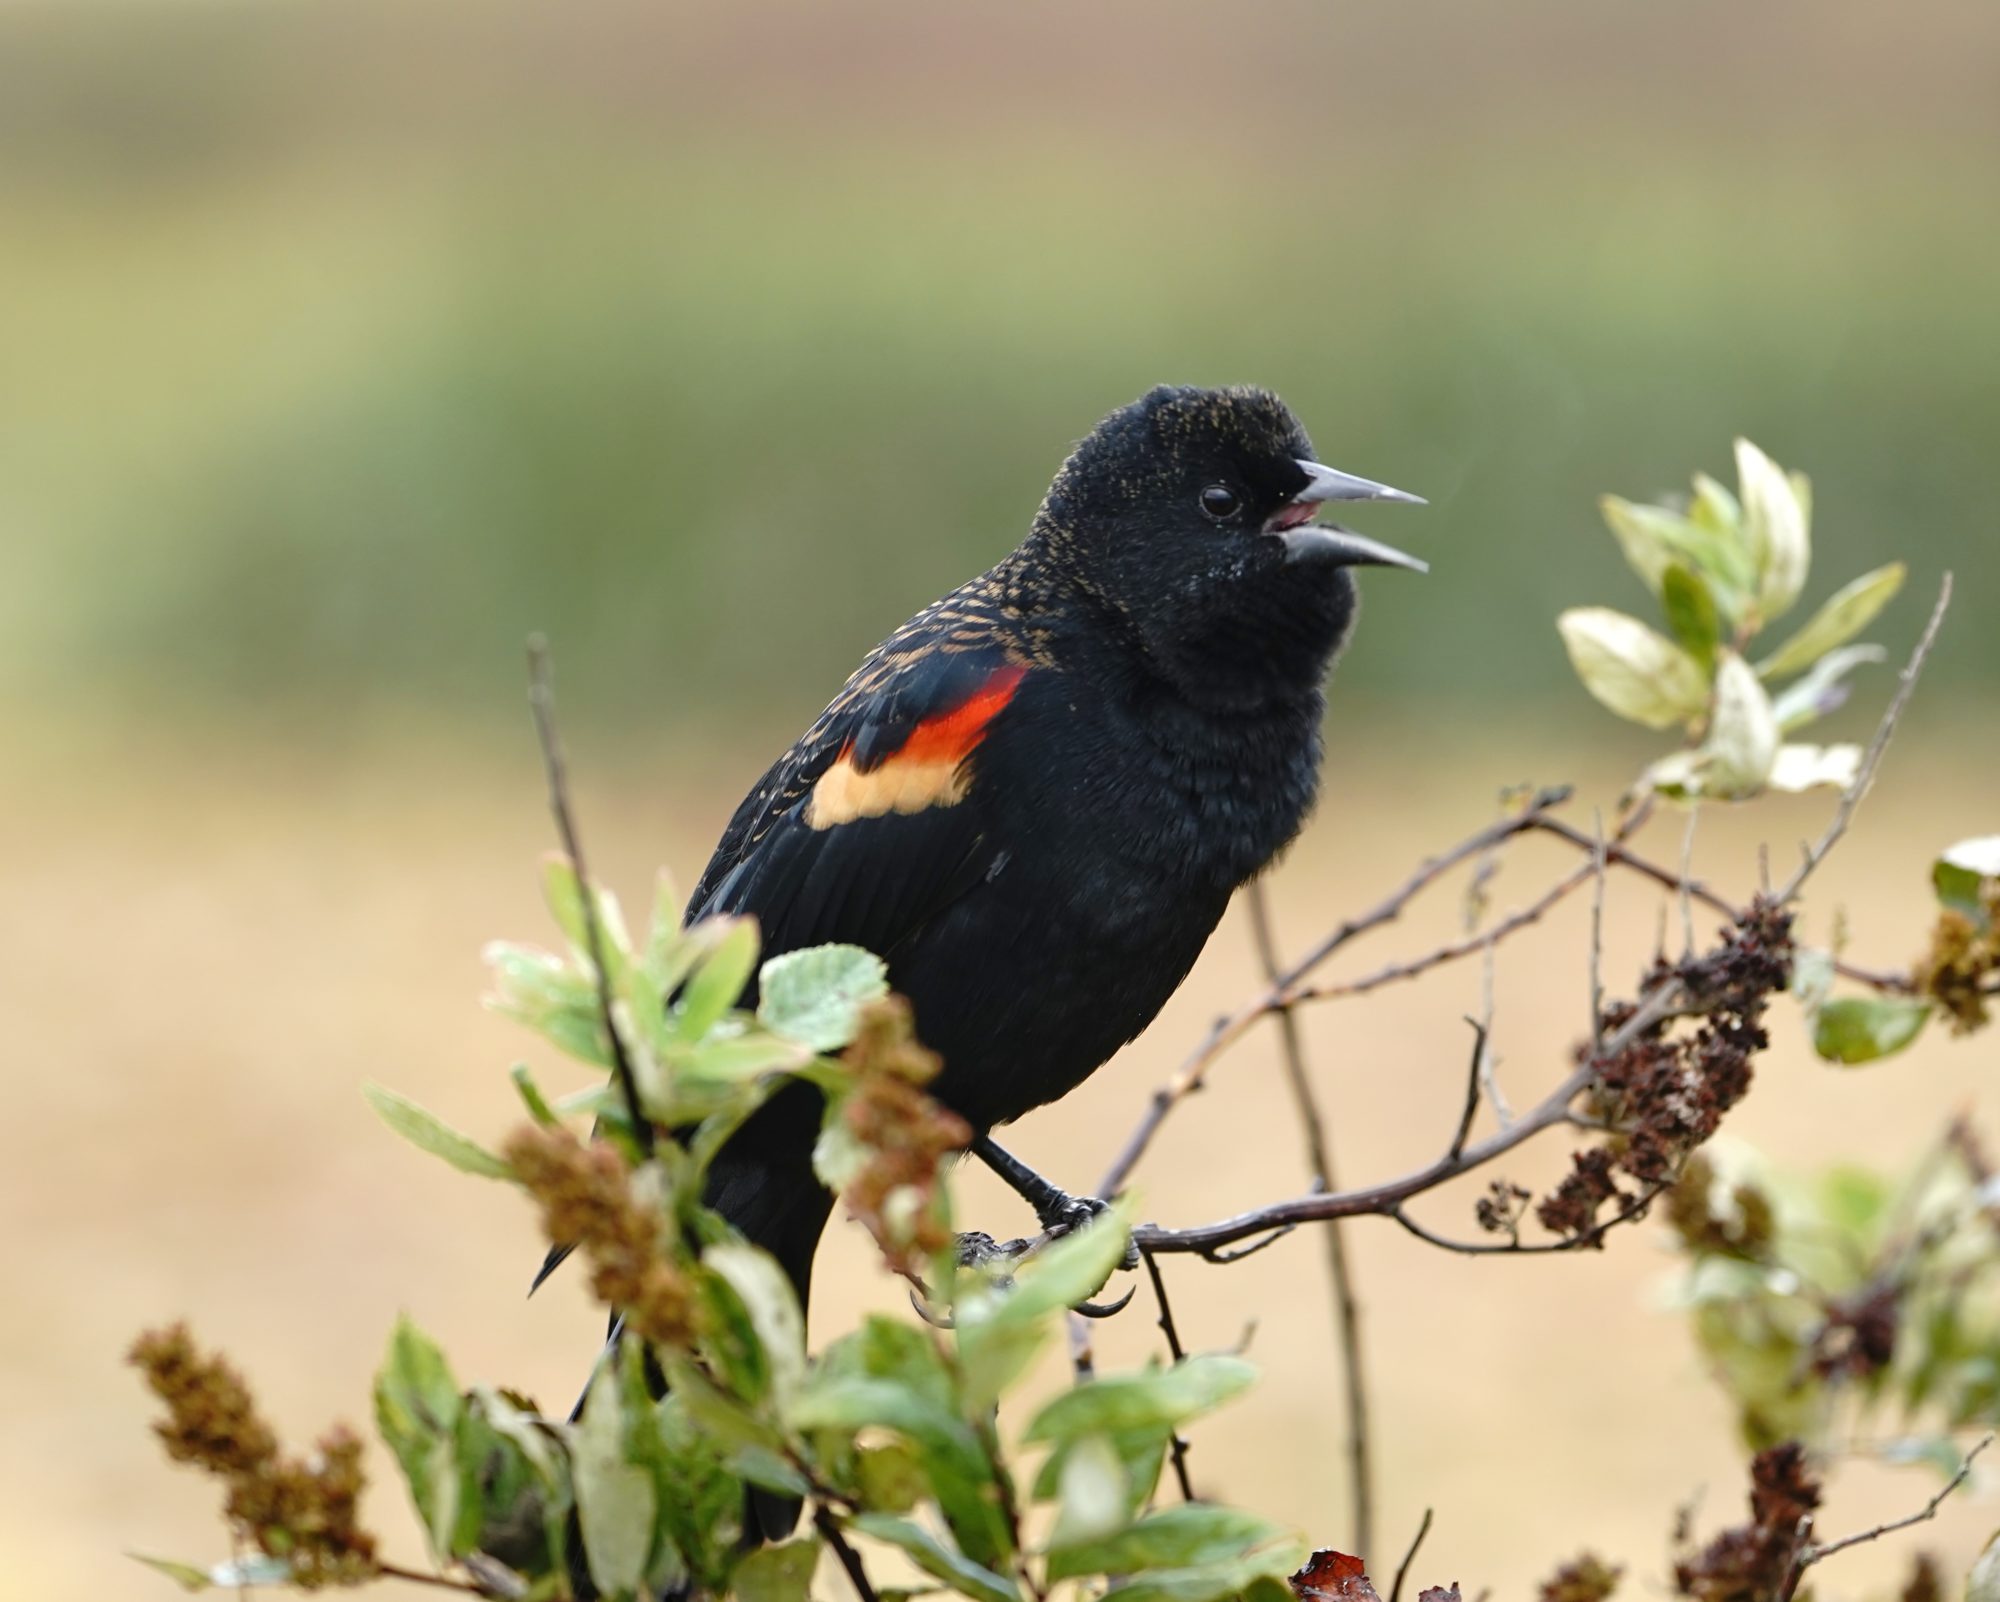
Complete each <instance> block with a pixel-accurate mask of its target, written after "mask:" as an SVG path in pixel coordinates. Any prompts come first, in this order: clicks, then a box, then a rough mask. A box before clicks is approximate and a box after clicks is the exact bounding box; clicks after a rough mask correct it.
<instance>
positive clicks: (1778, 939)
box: [1536, 900, 1792, 1239]
mask: <svg viewBox="0 0 2000 1602" xmlns="http://www.w3.org/2000/svg"><path fill="white" fill-rule="evenodd" d="M1791 971H1792V915H1791V914H1790V913H1789V912H1787V911H1786V910H1785V909H1784V908H1782V907H1780V906H1777V905H1776V904H1774V903H1772V902H1769V901H1763V900H1759V901H1758V902H1756V903H1754V904H1753V905H1752V906H1751V908H1750V909H1749V911H1747V912H1746V913H1744V915H1743V920H1742V922H1741V923H1739V924H1737V925H1736V926H1735V927H1734V928H1732V929H1730V930H1729V931H1728V933H1727V935H1726V937H1725V939H1724V940H1723V942H1722V944H1721V945H1720V946H1718V947H1717V948H1716V949H1715V950H1714V951H1712V952H1710V953H1708V954H1707V955H1706V956H1702V957H1693V958H1689V959H1687V960H1686V961H1684V962H1680V963H1677V964H1672V965H1668V964H1659V965H1656V967H1655V968H1654V971H1653V972H1652V973H1651V974H1649V975H1648V976H1647V979H1646V985H1645V989H1646V990H1647V991H1651V990H1653V989H1655V988H1656V987H1657V986H1659V985H1661V984H1666V983H1677V984H1678V985H1679V987H1680V989H1681V991H1682V993H1683V994H1684V996H1685V998H1686V1000H1685V1002H1684V1003H1683V1005H1682V1006H1681V1007H1679V1008H1678V1009H1676V1010H1677V1012H1678V1013H1679V1014H1680V1015H1681V1018H1680V1019H1674V1018H1668V1019H1662V1020H1661V1021H1660V1022H1659V1023H1657V1024H1655V1025H1654V1026H1653V1027H1652V1028H1650V1029H1647V1030H1645V1031H1643V1032H1642V1033H1641V1034H1640V1035H1639V1036H1638V1038H1637V1039H1635V1040H1633V1041H1632V1042H1631V1043H1630V1044H1628V1045H1627V1046H1625V1047H1624V1049H1622V1050H1620V1051H1618V1052H1616V1053H1614V1054H1612V1055H1611V1056H1609V1057H1606V1058H1605V1059H1604V1060H1603V1061H1601V1062H1600V1063H1599V1064H1598V1080H1597V1087H1596V1089H1595V1091H1594V1093H1593V1094H1594V1101H1595V1106H1594V1109H1593V1110H1594V1111H1595V1112H1596V1114H1597V1116H1598V1117H1599V1118H1601V1119H1602V1120H1603V1121H1604V1122H1605V1123H1607V1124H1609V1125H1610V1126H1611V1127H1612V1128H1613V1129H1614V1130H1615V1131H1616V1133H1615V1134H1614V1135H1613V1137H1612V1139H1611V1141H1610V1142H1609V1143H1608V1144H1607V1145H1605V1146H1602V1147H1598V1148H1594V1149H1591V1150H1587V1151H1580V1152H1578V1153H1576V1154H1575V1158H1574V1167H1573V1169H1572V1171H1571V1173H1570V1174H1569V1175H1568V1177H1566V1178H1565V1179H1564V1180H1563V1181H1562V1182H1561V1183H1560V1184H1559V1185H1558V1186H1557V1187H1556V1188H1555V1190H1554V1191H1552V1192H1551V1193H1550V1194H1549V1195H1548V1197H1547V1198H1545V1199H1544V1200H1543V1202H1542V1204H1541V1205H1540V1207H1538V1208H1537V1209H1536V1217H1537V1218H1539V1219H1540V1220H1541V1222H1542V1224H1543V1226H1544V1227H1545V1228H1547V1229H1550V1230H1552V1231H1554V1232H1555V1233H1556V1234H1559V1235H1563V1236H1567V1237H1570V1238H1572V1239H1576V1238H1582V1237H1585V1236H1588V1235H1590V1234H1591V1232H1592V1231H1593V1230H1595V1229H1596V1227H1597V1222H1598V1213H1599V1211H1600V1210H1601V1209H1602V1208H1603V1207H1604V1206H1605V1205H1606V1204H1614V1205H1617V1206H1621V1207H1622V1206H1627V1205H1629V1204H1630V1203H1631V1202H1633V1201H1635V1200H1637V1199H1638V1196H1643V1195H1646V1194H1649V1193H1651V1192H1653V1191H1656V1190H1658V1189H1660V1188H1661V1187H1663V1186H1665V1185H1669V1184H1671V1183H1672V1182H1673V1180H1674V1177H1675V1176H1676V1174H1678V1173H1679V1171H1680V1169H1681V1166H1682V1164H1684V1163H1685V1162H1686V1161H1687V1159H1688V1156H1689V1155H1690V1154H1691V1153H1692V1152H1693V1151H1694V1150H1695V1149H1696V1148H1697V1147H1699V1146H1700V1145H1701V1144H1702V1143H1703V1142H1704V1141H1706V1140H1707V1139H1708V1138H1709V1137H1710V1136H1711V1135H1713V1134H1714V1133H1715V1131H1716V1129H1717V1128H1718V1127H1720V1125H1721V1123H1722V1118H1723V1115H1724V1114H1725V1113H1727V1112H1728V1111H1729V1109H1730V1108H1732V1107H1734V1106H1735V1105H1736V1104H1737V1103H1738V1102H1739V1101H1741V1100H1742V1099H1743V1097H1744V1095H1745V1094H1746V1093H1747V1092H1748V1091H1749V1089H1750V1077H1751V1061H1752V1059H1753V1058H1754V1057H1755V1056H1756V1054H1757V1053H1758V1052H1760V1051H1762V1050H1763V1049H1764V1048H1765V1047H1766V1046H1768V1045H1769V1044H1770V1043H1771V1040H1770V1036H1769V1035H1768V1034H1766V1033H1765V1032H1764V1028H1763V1016H1764V1009H1765V1006H1766V1004H1767V1003H1768V1002H1769V1000H1770V997H1771V995H1772V993H1773V992H1774V991H1779V990H1783V989H1784V988H1785V986H1786V985H1787V984H1788V983H1789V982H1790V979H1791ZM1638 1010H1639V1009H1638V1007H1637V1006H1636V1005H1634V1004H1630V1003H1620V1004H1619V1005H1617V1006H1614V1007H1608V1008H1606V1009H1605V1016H1604V1029H1605V1031H1606V1033H1607V1034H1610V1033H1615V1032H1616V1031H1617V1030H1619V1029H1621V1028H1623V1027H1624V1026H1625V1025H1626V1024H1627V1023H1629V1022H1630V1021H1631V1019H1632V1018H1633V1016H1634V1015H1635V1014H1636V1013H1637V1012H1638ZM1688 1015H1696V1016H1698V1017H1699V1019H1700V1022H1699V1023H1698V1025H1696V1027H1694V1028H1693V1029H1691V1030H1678V1031H1677V1030H1675V1028H1674V1025H1675V1023H1676V1022H1678V1021H1681V1019H1684V1018H1685V1017H1687V1016H1688ZM1590 1049H1591V1048H1590V1047H1589V1046H1588V1045H1585V1046H1583V1047H1580V1048H1579V1050H1578V1060H1579V1061H1580V1060H1582V1058H1583V1057H1584V1056H1585V1055H1587V1054H1588V1053H1589V1051H1590ZM1620 1175H1624V1176H1627V1177H1629V1178H1631V1179H1634V1180H1636V1181H1638V1183H1639V1185H1640V1187H1641V1189H1640V1191H1639V1193H1638V1195H1637V1196H1635V1195H1631V1194H1628V1193H1627V1192H1626V1191H1624V1190H1623V1189H1622V1188H1621V1187H1620V1185H1619V1183H1618V1177H1619V1176H1620Z"/></svg>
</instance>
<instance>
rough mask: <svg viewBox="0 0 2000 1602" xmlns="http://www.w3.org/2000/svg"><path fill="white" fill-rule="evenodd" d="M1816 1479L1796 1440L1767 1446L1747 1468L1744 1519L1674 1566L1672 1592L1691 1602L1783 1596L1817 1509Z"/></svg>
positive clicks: (1757, 1601)
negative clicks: (1692, 1601)
mask: <svg viewBox="0 0 2000 1602" xmlns="http://www.w3.org/2000/svg"><path fill="white" fill-rule="evenodd" d="M1819 1502H1820V1485H1819V1480H1818V1479H1817V1477H1815V1475H1814V1474H1813V1472H1812V1469H1811V1466H1810V1465H1809V1464H1808V1463H1807V1462H1806V1454H1805V1448H1804V1447H1802V1446H1800V1445H1799V1443H1798V1442H1797V1441H1786V1442H1785V1443H1784V1444H1782V1445H1780V1446H1772V1447H1767V1448H1766V1449H1765V1450H1764V1451H1761V1452H1759V1453H1758V1454H1757V1455H1756V1457H1755V1458H1753V1459H1752V1460H1751V1463H1750V1520H1749V1522H1748V1523H1747V1524H1739V1525H1736V1526H1735V1527H1734V1528H1732V1529H1727V1530H1724V1531H1723V1532H1722V1533H1721V1534H1720V1535H1718V1536H1716V1538H1715V1539H1714V1540H1712V1541H1710V1542H1709V1543H1708V1545H1707V1546H1705V1547H1703V1548H1702V1549H1701V1550H1700V1551H1699V1552H1693V1553H1689V1554H1688V1555H1686V1556H1684V1557H1682V1558H1681V1559H1679V1560H1678V1561H1677V1562H1676V1563H1675V1564H1674V1588H1675V1589H1676V1590H1677V1591H1678V1592H1679V1593H1680V1594H1681V1595H1682V1596H1687V1597H1693V1598H1695V1599H1696V1602H1771V1599H1772V1598H1773V1597H1777V1596H1781V1595H1783V1594H1784V1586H1785V1581H1786V1579H1787V1578H1788V1577H1789V1576H1790V1574H1791V1568H1792V1564H1793V1563H1794V1562H1796V1561H1797V1560H1798V1558H1799V1556H1800V1551H1799V1545H1800V1542H1801V1541H1803V1540H1804V1539H1805V1536H1804V1531H1803V1528H1802V1521H1803V1520H1805V1519H1806V1518H1807V1517H1808V1516H1809V1515H1810V1514H1811V1513H1812V1511H1813V1510H1814V1509H1815V1508H1817V1507H1818V1506H1819Z"/></svg>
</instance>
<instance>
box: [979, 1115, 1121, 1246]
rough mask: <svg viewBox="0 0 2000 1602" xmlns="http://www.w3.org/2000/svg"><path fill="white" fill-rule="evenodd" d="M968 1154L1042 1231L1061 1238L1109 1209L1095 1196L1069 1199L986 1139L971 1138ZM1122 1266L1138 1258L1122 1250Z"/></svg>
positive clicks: (1018, 1160)
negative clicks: (1009, 1192)
mask: <svg viewBox="0 0 2000 1602" xmlns="http://www.w3.org/2000/svg"><path fill="white" fill-rule="evenodd" d="M971 1150H972V1153H973V1155H974V1156H975V1157H977V1158H978V1159H979V1160H980V1161H981V1162H983V1163H984V1164H986V1166H987V1167H988V1168H990V1169H992V1170H993V1172H994V1173H996V1174H998V1175H999V1176H1000V1177H1001V1178H1002V1179H1004V1180H1005V1181H1006V1182H1007V1185H1008V1187H1009V1188H1010V1189H1011V1190H1013V1191H1014V1193H1015V1194H1016V1195H1018V1196H1019V1197H1020V1198H1021V1199H1022V1200H1023V1201H1024V1202H1026V1203H1027V1204H1028V1205H1029V1206H1030V1207H1032V1208H1033V1209H1034V1210H1035V1217H1036V1219H1037V1220H1038V1221H1039V1222H1040V1223H1041V1226H1042V1228H1044V1229H1046V1230H1049V1231H1052V1232H1054V1233H1058V1234H1061V1233H1065V1232H1067V1231H1069V1230H1072V1229H1078V1228H1080V1227H1082V1226H1083V1225H1085V1224H1087V1223H1089V1222H1090V1221H1091V1219H1093V1218H1095V1217H1096V1216H1097V1215H1098V1214H1099V1213H1101V1212H1104V1211H1105V1210H1106V1209H1108V1208H1109V1207H1110V1205H1111V1204H1110V1203H1109V1202H1107V1201H1103V1200H1100V1199H1099V1198H1098V1197H1096V1196H1072V1195H1071V1194H1070V1193H1069V1192H1068V1191H1066V1190H1064V1189H1063V1188H1062V1187H1061V1186H1060V1185H1055V1184H1052V1183H1050V1182H1049V1181H1048V1180H1046V1179H1044V1178H1042V1176H1041V1175H1040V1174H1038V1173H1036V1172H1035V1171H1034V1169H1032V1168H1030V1167H1029V1166H1028V1165H1027V1164H1026V1163H1024V1162H1022V1161H1021V1159H1020V1158H1018V1157H1016V1156H1015V1155H1014V1154H1013V1153H1012V1152H1010V1151H1008V1150H1007V1149H1006V1148H1005V1147H1002V1146H997V1145H995V1144H994V1142H993V1138H992V1137H991V1136H990V1135H976V1136H974V1137H973V1141H972V1147H971ZM1123 1266H1125V1267H1126V1268H1137V1267H1138V1266H1139V1254H1138V1252H1137V1251H1136V1250H1135V1249H1134V1248H1132V1247H1131V1246H1127V1247H1126V1248H1125V1262H1124V1265H1123Z"/></svg>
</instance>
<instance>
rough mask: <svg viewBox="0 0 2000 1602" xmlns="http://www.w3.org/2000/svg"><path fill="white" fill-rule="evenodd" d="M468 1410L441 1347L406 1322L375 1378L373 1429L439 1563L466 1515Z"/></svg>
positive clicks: (391, 1338)
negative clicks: (462, 1436) (461, 1453)
mask: <svg viewBox="0 0 2000 1602" xmlns="http://www.w3.org/2000/svg"><path fill="white" fill-rule="evenodd" d="M464 1409H465V1403H464V1400H463V1399H462V1398H461V1397H460V1395H459V1392H458V1381H457V1380H455V1379H454V1378H453V1377H452V1373H451V1368H450V1365H449V1364H447V1363H446V1362H445V1357H444V1353H443V1352H442V1351H440V1350H439V1349H438V1345H437V1343H436V1342H435V1341H433V1340H432V1339H431V1338H430V1337H429V1336H428V1335H426V1334H425V1333H424V1332H423V1331H422V1330H420V1329H418V1328H417V1326H416V1325H415V1324H413V1323H411V1322H410V1320H409V1319H408V1318H407V1317H401V1318H398V1319H397V1320H396V1327H395V1329H394V1330H393V1331H392V1332H391V1334H390V1336H389V1351H388V1354H387V1356H386V1357H385V1358H384V1359H383V1362H382V1367H381V1368H380V1369H379V1370H378V1371H377V1372H376V1375H375V1427H376V1429H377V1430H378V1431H379V1432H380V1433H381V1436H382V1440H383V1442H384V1443H385V1444H386V1445H387V1446H388V1448H389V1450H390V1452H391V1453H392V1454H393V1455H394V1457H395V1459H396V1462H397V1465H398V1466H399V1467H400V1468H401V1469H402V1471H403V1479H404V1480H405V1482H407V1484H408V1485H409V1488H410V1501H411V1503H412V1504H413V1505H414V1506H415V1507H416V1510H417V1518H418V1520H419V1522H420V1523H422V1525H423V1527H424V1532H425V1534H426V1535H427V1536H428V1537H429V1539H430V1543H431V1553H432V1555H433V1556H434V1557H435V1558H437V1560H438V1561H439V1562H446V1561H449V1560H450V1558H451V1557H452V1556H453V1551H452V1548H453V1546H454V1544H455V1543H454V1536H455V1534H456V1533H457V1531H458V1529H459V1527H460V1518H461V1513H462V1511H463V1507H464V1500H463V1498H462V1497H461V1494H460V1492H461V1475H460V1473H459V1466H458V1450H457V1443H458V1430H459V1421H460V1419H461V1417H462V1415H463V1413H464Z"/></svg>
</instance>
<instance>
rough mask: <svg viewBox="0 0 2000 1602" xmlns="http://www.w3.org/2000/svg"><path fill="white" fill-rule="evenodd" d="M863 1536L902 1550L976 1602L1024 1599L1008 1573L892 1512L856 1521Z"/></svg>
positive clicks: (862, 1515)
mask: <svg viewBox="0 0 2000 1602" xmlns="http://www.w3.org/2000/svg"><path fill="white" fill-rule="evenodd" d="M854 1528H855V1529H857V1530H859V1531H860V1532H861V1533H862V1534H863V1535H869V1536H873V1537H874V1538H875V1539H876V1540H878V1541H886V1542H887V1543H888V1544H889V1545H891V1546H893V1547H897V1548H899V1549H901V1550H902V1551H903V1552H904V1553H906V1554H907V1555H908V1556H909V1557H910V1559H911V1560H912V1561H913V1562H915V1564H916V1565H917V1567H918V1568H920V1569H922V1570H923V1571H924V1573H926V1574H928V1575H930V1576H931V1577H932V1578H934V1579H939V1580H942V1581H944V1582H945V1584H947V1585H949V1586H950V1587H951V1588H952V1589H953V1590H955V1591H957V1592H959V1593H961V1594H962V1595H964V1596H969V1597H972V1598H974V1599H975V1602H1020V1595H1021V1594H1020V1592H1019V1591H1018V1590H1016V1589H1015V1587H1014V1585H1013V1583H1012V1582H1011V1581H1009V1580H1008V1579H1006V1578H1005V1577H1004V1576H1002V1575H999V1574H995V1573H994V1572H993V1571H992V1570H991V1569H989V1568H987V1567H986V1566H985V1565H984V1564H980V1563H975V1562H973V1560H972V1559H971V1558H969V1557H967V1556H965V1555H964V1554H963V1553H962V1552H957V1551H954V1550H953V1549H952V1548H951V1547H948V1546H946V1545H945V1544H944V1542H942V1541H940V1540H939V1539H938V1538H937V1537H936V1536H934V1535H932V1534H931V1533H930V1531H928V1530H926V1529H924V1528H923V1527H922V1526H921V1525H917V1524H912V1523H911V1522H910V1521H909V1520H908V1519H900V1518H896V1517H895V1516H893V1515H892V1514H888V1513H863V1514H860V1515H858V1516H857V1517H856V1518H855V1520H854Z"/></svg>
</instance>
